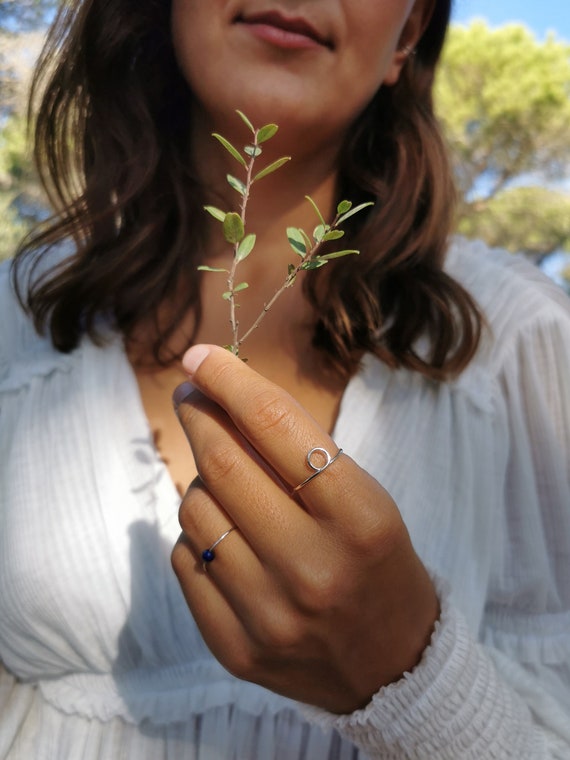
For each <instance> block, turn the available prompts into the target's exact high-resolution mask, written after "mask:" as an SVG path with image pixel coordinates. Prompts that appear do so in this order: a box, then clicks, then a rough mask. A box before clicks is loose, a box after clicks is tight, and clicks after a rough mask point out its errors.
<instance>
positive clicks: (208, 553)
mask: <svg viewBox="0 0 570 760" xmlns="http://www.w3.org/2000/svg"><path fill="white" fill-rule="evenodd" d="M215 556H216V554H215V552H213V551H212V549H204V551H203V552H202V559H203V560H204V562H211V561H212V560H213V559H214V557H215Z"/></svg>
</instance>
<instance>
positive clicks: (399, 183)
mask: <svg viewBox="0 0 570 760" xmlns="http://www.w3.org/2000/svg"><path fill="white" fill-rule="evenodd" d="M450 6H451V0H437V1H436V3H435V9H434V13H433V15H432V17H431V20H430V23H429V25H428V27H427V29H426V31H425V33H424V35H423V36H422V39H421V40H420V42H419V44H418V46H417V49H416V51H415V53H414V55H413V56H411V57H410V59H409V61H408V62H407V63H406V65H405V66H404V69H403V71H402V74H401V76H400V79H399V81H398V83H397V84H396V85H395V86H393V87H382V88H381V89H380V90H379V92H378V93H377V95H376V96H375V98H374V100H373V101H372V102H371V103H370V104H369V106H368V108H367V109H366V110H365V112H364V113H363V114H362V115H361V116H360V118H359V119H358V121H357V123H356V124H355V126H354V128H353V129H352V131H351V133H350V135H349V137H348V138H347V141H346V144H345V145H344V147H343V151H342V154H341V166H340V169H341V171H340V182H339V197H341V196H342V197H348V198H350V199H351V200H353V201H355V202H357V201H365V200H371V199H372V200H373V201H374V203H375V205H374V207H373V208H372V209H371V210H370V211H369V212H368V213H367V214H366V215H360V216H355V217H353V220H352V222H353V223H352V226H351V227H349V228H348V229H347V238H350V245H351V247H352V246H355V247H357V248H359V249H360V250H361V255H360V256H359V257H355V258H353V259H351V261H350V264H349V265H346V264H344V265H343V264H342V263H341V262H340V261H337V262H334V263H333V262H331V263H330V264H329V265H328V266H327V267H323V268H322V269H320V270H318V271H316V272H314V273H311V274H310V275H309V276H307V277H305V278H304V289H305V294H306V296H307V298H309V300H310V301H311V303H312V304H313V305H314V306H315V307H316V310H317V314H318V315H319V318H318V322H317V324H316V326H315V331H314V342H315V345H317V346H319V347H320V348H322V349H323V351H324V352H325V353H326V354H327V355H328V357H329V359H330V360H331V362H332V364H333V365H334V366H335V367H336V368H337V369H338V370H339V371H340V372H341V373H343V374H351V373H353V372H354V371H355V370H356V368H357V366H358V359H359V357H360V356H361V354H362V352H363V351H364V352H367V351H368V352H372V353H374V354H376V355H377V356H378V357H379V358H380V359H382V360H383V361H384V362H386V363H387V364H388V365H389V366H391V367H406V368H409V369H412V370H416V371H419V372H421V373H423V374H425V375H426V376H428V377H431V378H434V379H445V378H447V377H449V376H450V375H453V374H456V373H458V372H460V371H461V370H462V369H463V368H464V367H465V366H466V364H467V363H468V362H469V360H470V359H471V358H472V356H473V354H474V352H475V350H476V348H477V345H478V342H479V339H480V333H481V326H482V317H481V315H480V313H479V311H478V308H477V305H476V304H475V302H474V301H473V299H472V298H471V296H470V295H469V294H468V293H467V292H466V291H465V290H464V289H463V288H462V287H461V285H460V284H459V283H457V282H455V281H454V280H453V279H451V278H450V277H449V276H448V275H447V274H446V273H445V272H444V271H443V262H444V258H445V253H446V248H447V245H448V240H449V235H450V230H451V225H452V219H453V210H454V186H453V181H452V175H451V169H450V164H449V161H448V155H447V151H446V147H445V145H444V142H443V139H442V137H441V134H440V129H439V125H438V123H437V121H436V119H435V118H434V113H433V104H432V84H433V78H434V71H435V67H436V64H437V61H438V59H439V56H440V53H441V48H442V45H443V41H444V38H445V34H446V30H447V27H448V24H449V17H450V10H451V9H450ZM39 93H41V101H40V103H39V108H38V110H37V114H36V115H35V116H34V119H33V121H34V123H35V147H34V154H35V159H36V163H37V165H38V170H39V174H40V178H41V181H42V183H43V185H44V187H45V189H46V191H47V193H48V197H49V199H50V201H51V204H52V206H53V208H54V209H55V210H56V211H55V214H54V216H53V217H52V218H51V219H50V220H48V222H46V223H44V225H43V226H41V227H39V228H38V229H36V230H35V231H34V232H33V233H32V234H31V235H30V236H29V237H28V238H27V239H26V240H25V241H24V242H23V244H22V246H21V247H20V250H19V251H18V252H17V255H16V257H15V262H14V266H15V275H16V282H17V287H18V293H19V295H20V299H21V300H22V302H23V303H24V304H25V306H26V307H27V308H28V309H29V311H30V313H31V314H32V316H33V319H34V323H35V326H36V328H37V329H38V330H39V331H40V332H42V331H45V330H46V329H47V330H49V334H50V336H51V339H52V341H53V344H54V346H55V347H56V348H57V349H59V350H60V351H64V352H69V351H72V350H73V349H74V348H75V347H76V346H77V345H78V343H79V341H80V339H81V337H82V335H84V334H88V335H89V336H90V337H91V338H92V339H93V340H95V341H100V340H101V338H102V335H101V332H100V327H101V324H102V322H103V323H104V324H105V325H108V324H111V325H112V327H113V328H114V329H117V330H119V331H120V332H121V333H122V334H123V335H125V336H126V337H127V338H129V337H130V336H132V334H133V331H134V330H135V328H136V327H137V325H138V324H140V322H141V320H143V319H146V318H148V316H149V314H150V315H154V318H155V323H156V339H155V341H154V344H153V347H152V348H153V353H154V356H155V358H156V359H157V360H158V361H160V362H165V361H166V359H165V355H164V346H165V345H166V343H167V341H168V339H169V337H170V336H171V335H172V333H173V332H174V330H175V329H176V327H177V325H178V324H179V323H180V320H181V319H182V317H183V316H184V315H185V314H187V313H188V310H189V309H191V310H192V311H193V313H194V315H195V317H196V325H199V322H200V316H201V304H200V289H199V285H200V275H198V274H197V272H196V266H197V264H198V263H199V262H200V260H201V258H202V256H203V253H202V252H203V249H204V240H203V239H202V230H203V227H204V224H203V220H204V212H203V210H202V199H203V195H204V194H203V191H202V189H201V188H200V185H199V183H198V181H197V179H196V177H195V176H194V173H193V169H192V166H191V165H190V163H189V161H188V158H187V156H188V154H189V151H188V149H187V148H188V146H187V140H188V135H189V134H190V128H189V126H190V122H191V118H192V95H191V92H190V91H189V88H188V85H187V84H186V82H185V80H184V79H183V77H182V74H181V73H180V71H179V69H178V66H177V64H176V61H175V58H174V52H173V49H172V45H171V40H170V3H169V2H166V1H165V0H144V1H143V0H114V2H109V0H83V1H79V0H78V2H75V3H68V2H66V3H63V4H62V6H61V8H60V10H59V13H58V15H57V17H56V20H55V22H54V24H53V25H52V28H51V30H50V33H49V35H48V39H47V42H46V45H45V47H44V50H43V52H42V55H41V56H40V60H39V62H38V66H37V69H36V74H35V77H34V82H33V88H32V97H31V101H30V102H31V103H35V102H37V100H38V94H39ZM33 110H34V109H33V108H31V110H30V113H32V111H33ZM69 238H71V239H72V240H73V253H72V254H71V255H70V256H67V257H66V258H65V259H63V260H62V261H60V262H59V263H56V264H55V265H54V266H52V267H50V268H46V266H45V264H44V258H45V257H47V256H48V254H49V252H50V250H52V249H54V248H55V249H57V247H58V244H59V243H61V242H62V241H64V240H66V239H69ZM347 238H345V240H346V239H347ZM40 264H41V266H39V265H40ZM40 271H41V274H40ZM24 272H25V274H26V277H25V278H24V277H23V276H21V275H23V273H24ZM181 283H182V284H183V285H184V287H183V288H181ZM181 291H183V297H182V298H181V297H180V293H181ZM164 303H171V304H175V308H173V309H172V311H171V314H170V317H169V321H168V323H166V324H165V323H164V322H162V323H161V324H159V322H158V309H159V307H160V306H161V305H163V304H164ZM102 318H103V319H102ZM426 336H427V338H428V342H427V346H428V348H427V350H426V349H425V348H424V349H423V351H420V350H419V349H418V345H419V344H420V338H425V337H426ZM422 343H423V344H424V345H425V341H423V342H422ZM170 358H171V357H170Z"/></svg>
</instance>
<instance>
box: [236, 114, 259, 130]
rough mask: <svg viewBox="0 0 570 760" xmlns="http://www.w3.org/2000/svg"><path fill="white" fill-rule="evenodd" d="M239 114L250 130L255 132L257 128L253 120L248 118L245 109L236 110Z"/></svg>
mask: <svg viewBox="0 0 570 760" xmlns="http://www.w3.org/2000/svg"><path fill="white" fill-rule="evenodd" d="M236 113H237V115H238V116H239V117H240V119H241V120H242V121H243V123H244V124H245V125H246V127H247V128H248V129H249V130H250V132H251V133H252V134H255V128H254V126H253V124H252V123H251V121H250V120H249V119H248V118H247V116H246V115H245V114H244V113H243V111H238V110H236Z"/></svg>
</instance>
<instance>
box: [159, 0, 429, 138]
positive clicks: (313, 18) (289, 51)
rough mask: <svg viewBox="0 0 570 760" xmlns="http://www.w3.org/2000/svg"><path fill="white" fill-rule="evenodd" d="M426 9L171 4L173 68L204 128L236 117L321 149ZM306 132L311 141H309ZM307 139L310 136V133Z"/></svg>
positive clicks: (346, 3)
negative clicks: (319, 142)
mask: <svg viewBox="0 0 570 760" xmlns="http://www.w3.org/2000/svg"><path fill="white" fill-rule="evenodd" d="M429 4H430V0H416V2H414V0H173V4H172V33H173V42H174V48H175V52H176V56H177V58H178V61H179V64H180V67H181V69H182V72H183V74H184V76H185V77H186V79H187V81H188V83H189V85H190V87H191V89H192V90H193V92H194V94H195V96H196V98H197V100H198V102H199V103H200V104H201V106H202V108H203V110H204V114H205V115H206V117H207V119H208V122H209V124H210V125H214V124H215V125H217V128H219V127H220V126H221V124H223V123H224V122H225V123H230V122H228V115H231V116H232V118H235V117H234V113H233V112H234V111H235V109H238V108H239V109H241V110H242V111H244V112H245V113H246V114H247V115H248V116H249V118H250V119H251V120H252V121H253V122H254V123H255V124H256V125H260V124H262V123H265V122H267V121H275V122H276V123H278V124H279V125H280V126H281V127H287V128H288V129H292V128H293V129H294V130H295V129H296V131H298V130H299V129H300V130H302V131H303V132H304V134H305V135H306V138H307V140H308V142H309V143H310V142H311V135H312V134H315V135H316V134H319V135H321V137H324V138H326V139H331V138H334V137H335V136H339V135H341V134H343V133H344V131H345V130H346V128H347V127H348V126H349V125H350V124H351V123H352V122H353V120H354V119H355V117H356V116H357V115H358V114H359V113H360V112H361V111H362V110H363V108H364V107H365V106H366V104H367V103H368V102H369V101H370V100H371V98H372V97H373V95H374V94H375V92H376V91H377V90H378V88H379V87H380V86H381V85H382V84H383V83H385V84H393V83H394V82H395V81H396V80H397V78H398V75H399V72H400V69H401V67H402V66H403V65H404V63H405V60H406V53H405V52H404V51H403V48H404V46H405V45H407V44H409V43H411V44H412V45H413V44H414V43H415V42H416V40H417V38H418V37H419V35H420V33H421V30H422V27H423V23H424V20H425V8H426V6H428V5H429ZM311 130H313V132H311ZM315 130H316V132H315Z"/></svg>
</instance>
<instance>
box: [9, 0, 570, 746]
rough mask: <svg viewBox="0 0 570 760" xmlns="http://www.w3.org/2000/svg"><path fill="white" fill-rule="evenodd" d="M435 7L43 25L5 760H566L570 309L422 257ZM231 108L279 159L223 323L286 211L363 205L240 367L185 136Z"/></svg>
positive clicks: (22, 348)
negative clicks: (37, 196) (37, 216)
mask: <svg viewBox="0 0 570 760" xmlns="http://www.w3.org/2000/svg"><path fill="white" fill-rule="evenodd" d="M448 18H449V3H448V2H446V1H445V0H436V1H435V2H431V1H430V0H416V2H412V0H399V1H398V2H395V3H394V2H387V1H385V0H383V1H382V2H378V1H377V0H375V1H374V2H372V0H370V2H367V1H366V2H360V3H358V4H355V3H351V2H349V1H348V0H338V1H335V2H330V1H328V2H325V0H312V1H310V2H309V0H307V1H306V2H301V1H299V2H297V1H296V0H295V1H293V0H288V1H287V2H273V0H272V1H271V2H265V1H263V2H262V1H261V0H243V1H242V2H239V1H236V2H233V1H230V0H215V1H214V2H210V3H208V4H206V3H203V2H201V1H200V0H173V3H172V6H171V7H169V5H168V4H167V3H158V2H156V3H155V2H153V0H147V2H144V3H140V2H139V3H137V4H136V5H135V6H134V7H133V8H130V7H129V5H128V3H127V2H126V0H125V1H124V2H122V3H114V4H113V6H112V8H111V7H107V5H106V4H105V3H103V2H98V1H97V0H92V1H91V2H86V1H84V2H76V3H74V4H70V5H67V4H66V6H64V8H63V9H62V11H61V13H60V15H59V17H58V20H57V21H56V24H55V27H54V31H53V32H52V38H51V43H50V44H49V45H48V49H47V53H46V54H45V55H44V60H43V62H42V63H41V64H40V70H39V71H40V74H39V77H40V80H41V72H42V71H44V72H45V71H49V73H50V77H51V79H50V80H49V81H48V83H47V86H46V89H45V94H44V96H43V100H42V104H41V106H40V110H39V115H38V126H37V135H36V141H37V142H36V144H37V155H38V158H39V160H40V165H41V166H42V167H43V176H44V180H45V182H46V185H47V186H48V189H49V190H50V191H51V197H52V200H53V203H54V206H55V208H56V210H57V214H56V217H55V218H54V220H53V222H52V223H51V225H49V226H48V227H47V228H46V229H44V231H43V232H42V233H38V234H37V235H36V236H35V237H34V238H33V239H32V240H30V241H28V243H27V244H26V246H25V247H24V248H23V249H22V251H21V252H20V253H19V255H18V257H17V258H16V264H15V269H14V271H13V276H12V282H13V285H14V287H15V288H16V291H15V292H14V289H13V287H12V285H11V281H10V279H9V277H8V276H7V274H5V277H4V283H3V285H2V289H3V290H2V298H1V299H0V303H1V308H2V310H3V316H4V318H3V319H2V320H1V321H0V324H1V325H2V328H1V329H2V338H1V343H0V346H1V352H2V353H1V355H0V356H1V359H2V362H4V364H5V370H4V374H3V377H2V381H1V383H2V385H1V386H0V390H1V396H0V404H1V406H0V409H1V415H2V433H1V437H0V441H1V447H2V448H1V451H2V457H1V458H0V461H2V467H3V470H4V471H3V476H2V478H1V489H2V492H1V494H2V499H1V511H0V521H1V523H0V525H1V531H0V536H1V539H0V540H1V542H2V543H1V546H2V549H1V553H0V557H1V562H2V575H1V582H0V609H1V611H2V614H1V616H0V659H1V661H2V662H3V664H4V670H3V672H2V677H1V678H2V680H1V681H0V683H1V684H2V690H1V692H0V694H1V699H2V724H1V730H0V748H1V751H0V756H1V757H3V758H23V757H25V758H58V760H59V759H60V758H79V757H80V758H118V757H128V758H137V760H139V758H143V759H144V758H153V760H154V758H159V757H165V758H166V757H176V758H195V757H199V758H217V757H220V758H232V757H235V758H319V759H320V758H345V757H346V758H348V757H364V756H368V757H375V758H400V757H401V758H404V757H410V758H412V757H413V758H425V759H427V758H429V759H430V760H433V758H442V759H443V758H450V759H451V758H454V759H455V760H457V758H461V759H465V758H488V757H498V758H508V757H517V758H564V757H569V756H570V731H569V729H568V721H567V716H568V711H569V709H570V667H569V653H570V635H569V633H568V631H569V630H570V627H569V625H568V623H569V622H570V612H569V610H570V589H569V584H568V583H567V578H568V566H569V559H570V540H569V538H568V537H569V536H570V514H569V510H568V504H569V503H570V483H569V479H568V453H569V451H570V441H569V432H568V431H569V430H570V401H569V395H568V394H567V393H565V390H564V389H565V388H566V389H567V378H568V373H569V371H570V360H569V356H570V310H569V308H568V302H567V301H566V300H565V299H564V297H563V296H562V295H561V294H560V293H558V291H556V289H555V287H554V286H553V285H550V284H549V283H547V282H545V281H544V280H543V279H542V277H541V276H540V275H539V274H537V273H536V272H534V270H531V269H530V268H528V267H526V266H525V265H524V264H521V263H519V262H518V261H516V260H511V259H510V258H508V257H506V256H505V255H503V254H501V253H500V252H495V253H491V252H489V251H487V250H486V249H485V248H484V246H482V245H478V244H471V243H467V242H466V241H463V240H456V241H454V242H453V243H452V245H451V246H450V248H449V250H447V248H448V245H447V241H448V239H449V230H450V217H451V213H452V203H451V201H452V190H451V187H452V185H451V181H450V179H449V172H448V169H447V163H446V161H445V151H444V149H443V147H442V143H441V140H440V138H439V133H438V129H437V124H436V123H435V121H434V118H433V114H432V108H431V85H432V79H433V73H434V67H435V65H436V62H437V59H438V57H439V53H440V50H441V45H442V43H443V38H444V34H445V29H446V27H447V23H448ZM170 30H172V31H170ZM48 63H51V68H50V67H49V66H48ZM42 66H43V68H42ZM38 81H39V80H37V82H36V88H37V87H38V86H39V85H38ZM236 109H241V111H242V112H244V113H245V114H246V115H247V117H248V118H249V119H250V120H251V121H252V122H253V124H254V125H256V126H260V125H262V124H265V123H267V122H272V121H275V122H276V123H278V124H279V126H280V130H279V133H278V135H277V136H276V137H275V138H274V139H273V140H271V141H270V142H269V143H268V145H267V146H266V147H265V149H264V153H263V156H262V157H260V159H259V160H260V161H263V162H267V163H270V162H271V161H272V160H274V159H276V158H277V157H278V156H279V155H282V154H287V155H291V156H292V157H293V159H292V160H291V161H290V162H289V163H288V164H287V165H286V166H284V167H283V168H282V169H280V170H279V171H278V172H275V173H274V174H272V175H270V176H268V177H267V178H265V179H264V180H263V183H264V184H263V188H262V190H259V188H257V189H256V192H252V196H251V200H250V202H249V204H248V207H247V220H246V228H247V230H248V231H254V232H255V233H256V235H257V245H256V250H255V251H254V253H253V254H252V255H251V256H250V257H248V258H247V259H246V260H244V261H243V262H242V263H241V264H240V278H241V279H243V280H244V281H247V282H248V284H249V288H248V290H247V292H245V293H243V294H242V296H241V297H240V301H239V309H238V316H239V321H240V324H241V325H244V326H246V325H248V324H250V323H251V322H252V321H253V320H254V319H255V316H256V314H257V313H258V312H259V310H260V309H263V306H264V303H266V302H267V300H268V298H269V296H270V295H271V293H273V291H274V290H275V288H277V287H279V285H280V283H281V282H282V281H283V275H284V273H286V272H287V267H288V265H289V264H290V263H291V259H292V257H294V256H295V254H291V251H290V249H289V247H288V246H287V243H286V241H285V235H284V230H285V229H286V228H287V227H289V226H295V227H303V228H305V229H312V226H314V224H315V217H314V211H313V209H312V207H311V205H310V204H308V203H307V202H306V201H304V200H303V196H304V195H310V196H311V197H312V198H313V199H314V200H315V201H316V202H317V204H318V206H319V208H320V209H322V210H323V212H324V213H326V214H327V215H328V216H329V218H330V217H331V216H332V215H333V214H334V209H335V207H336V204H337V203H338V202H339V201H340V200H341V199H342V198H349V199H350V200H351V201H353V202H358V203H361V202H368V201H371V200H372V201H374V204H375V205H374V206H373V207H372V208H368V209H367V210H366V211H364V212H362V213H361V214H360V215H355V216H354V217H352V218H351V219H350V220H348V221H347V224H346V232H347V236H346V239H347V240H348V241H349V244H348V245H346V246H345V241H343V247H347V248H352V247H353V246H354V247H356V248H358V249H360V251H361V253H360V255H359V256H358V257H350V258H349V259H345V260H342V259H340V260H338V261H331V262H330V263H329V264H328V265H327V266H323V267H322V268H320V269H318V270H317V271H316V272H308V273H306V274H305V275H304V276H305V280H304V284H303V287H300V286H299V285H297V286H296V287H293V288H288V289H287V290H286V292H285V294H284V296H283V297H282V298H281V299H280V300H279V301H278V302H277V303H276V304H275V306H274V307H273V308H272V309H271V310H270V312H269V313H268V315H267V317H266V319H265V321H264V322H263V324H262V326H261V327H260V329H259V330H256V331H254V333H253V334H252V336H251V337H250V338H249V339H248V342H247V343H246V344H245V345H244V347H243V348H242V351H241V352H240V355H241V356H243V357H245V358H247V360H248V361H247V363H244V362H242V361H240V359H239V358H236V357H235V356H233V355H232V354H231V353H230V352H228V351H225V350H224V349H222V348H220V347H219V346H221V345H223V344H225V343H227V342H228V337H229V334H228V331H229V328H228V304H227V301H226V300H224V299H223V298H222V297H221V294H222V291H223V290H224V289H225V287H226V286H225V283H224V279H225V278H224V277H223V276H222V275H219V274H212V273H209V272H205V273H203V274H198V272H197V266H198V265H206V266H209V267H217V268H222V269H224V268H225V269H227V268H228V266H229V265H230V261H231V256H232V252H231V250H230V249H229V248H228V246H227V245H226V244H225V243H224V240H223V238H222V237H221V235H220V230H219V223H218V222H217V221H216V220H215V219H213V218H211V217H209V216H208V215H206V214H205V213H204V212H203V210H202V206H203V205H205V204H208V205H214V206H218V207H222V208H224V209H231V208H234V207H236V205H237V202H236V198H238V196H237V195H236V194H235V192H234V191H233V190H231V189H228V185H227V184H226V181H225V175H226V174H227V173H228V172H232V173H235V171H236V164H235V162H234V160H233V159H232V157H231V156H230V155H229V154H228V153H227V152H225V151H224V150H223V149H221V148H220V146H219V144H218V143H217V142H216V141H215V140H213V139H212V137H211V133H212V132H217V133H221V134H222V135H224V136H225V137H226V138H228V139H229V140H230V141H231V142H232V143H235V144H238V145H241V144H243V143H244V142H247V140H248V139H249V137H248V134H247V129H246V128H245V126H244V124H243V122H242V120H240V119H239V118H238V117H236V114H235V111H236ZM273 146H275V147H273ZM260 165H265V163H263V164H260ZM259 187H261V185H260V186H259ZM254 189H255V188H254ZM238 200H239V198H238ZM67 239H72V240H73V246H72V247H71V246H69V245H67V247H66V246H63V249H62V245H57V246H56V244H61V243H62V241H64V240H67ZM293 260H294V259H293ZM17 295H19V298H20V301H21V302H22V304H23V305H24V306H25V307H26V309H27V313H24V312H23V311H22V309H21V308H20V305H19V304H18V300H17ZM34 326H35V328H37V330H38V331H39V332H40V333H43V336H38V334H37V333H36V331H35V330H34ZM189 346H192V347H191V348H190V350H188V351H186V349H187V348H188V347H189ZM185 351H186V353H185ZM182 357H183V358H182ZM185 378H186V379H189V380H190V381H191V383H192V385H191V386H189V385H188V383H182V384H181V381H182V380H184V379H185ZM173 392H174V403H175V407H176V409H177V413H178V417H179V420H180V422H178V420H177V419H176V416H175V415H174V414H173V413H172V406H171V394H172V393H173ZM341 446H342V450H341V449H340V448H339V447H341ZM189 484H190V486H189ZM188 486H189V487H188ZM385 489H386V490H385ZM181 494H182V495H183V498H182V505H181V507H180V524H181V526H182V531H183V532H182V534H181V535H179V533H180V527H179V525H178V522H177V514H178V507H179V504H180V495H181ZM173 547H174V549H173ZM172 549H173V551H172ZM171 552H172V563H173V566H174V571H175V573H176V576H177V578H178V580H177V578H176V576H175V575H174V573H173V572H172V569H171V566H170V554H171ZM189 610H190V611H191V614H190V612H189ZM216 658H217V660H216ZM218 660H219V662H218ZM230 673H233V674H234V675H230ZM235 676H237V678H236V677H235Z"/></svg>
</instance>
